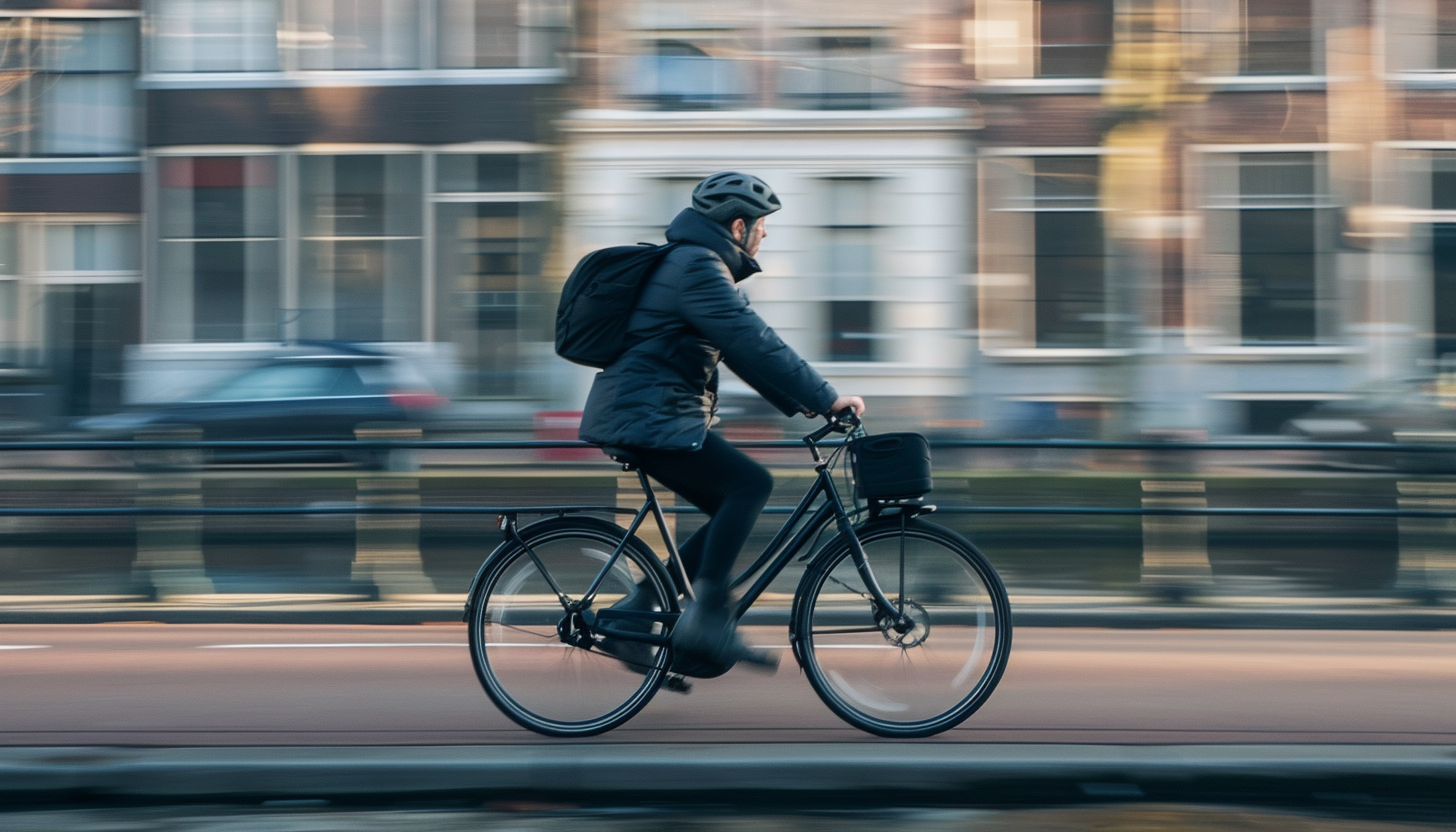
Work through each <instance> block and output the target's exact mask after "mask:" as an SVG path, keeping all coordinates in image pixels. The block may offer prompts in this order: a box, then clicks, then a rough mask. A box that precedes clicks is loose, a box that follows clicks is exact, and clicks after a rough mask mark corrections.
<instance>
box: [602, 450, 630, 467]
mask: <svg viewBox="0 0 1456 832" xmlns="http://www.w3.org/2000/svg"><path fill="white" fill-rule="evenodd" d="M601 448H602V453H604V454H606V455H607V456H609V457H611V458H612V459H613V460H615V461H616V462H620V463H621V464H622V467H623V468H625V469H627V470H634V469H636V468H637V464H638V459H637V455H636V454H634V453H632V451H630V450H628V449H627V448H623V447H619V446H617V445H602V446H601Z"/></svg>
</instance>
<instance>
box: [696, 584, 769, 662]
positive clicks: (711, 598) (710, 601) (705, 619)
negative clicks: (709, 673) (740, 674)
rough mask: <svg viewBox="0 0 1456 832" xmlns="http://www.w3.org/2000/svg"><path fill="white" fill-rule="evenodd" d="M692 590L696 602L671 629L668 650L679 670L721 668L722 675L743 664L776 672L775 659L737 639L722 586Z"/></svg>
mask: <svg viewBox="0 0 1456 832" xmlns="http://www.w3.org/2000/svg"><path fill="white" fill-rule="evenodd" d="M693 590H694V593H695V594H696V595H697V601H696V602H694V603H693V604H691V605H690V606H689V607H688V609H687V611H686V612H684V613H683V614H682V616H681V617H679V618H678V620H677V624H676V625H675V626H674V627H673V628H672V649H673V652H674V654H675V655H676V656H679V657H680V658H681V659H682V664H683V666H685V667H686V666H690V665H691V664H692V663H695V662H697V663H704V664H707V665H709V666H716V667H721V668H723V670H724V671H725V672H726V671H727V669H728V668H731V667H733V666H734V665H735V664H738V663H739V662H746V663H748V664H752V665H757V666H758V667H761V668H766V669H769V670H773V669H777V668H778V666H779V660H778V656H776V655H774V654H772V653H768V652H765V651H763V650H754V649H753V648H751V647H749V646H748V645H747V644H744V643H743V640H742V639H740V638H739V637H738V621H737V619H736V618H734V617H733V615H732V613H731V612H729V610H728V593H727V589H726V588H725V587H724V586H723V585H722V584H719V583H716V582H708V581H699V582H698V583H697V584H694V586H693ZM677 664H678V662H677V661H674V665H677ZM694 675H695V674H694ZM715 675H716V674H715Z"/></svg>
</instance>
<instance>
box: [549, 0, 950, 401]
mask: <svg viewBox="0 0 1456 832" xmlns="http://www.w3.org/2000/svg"><path fill="white" fill-rule="evenodd" d="M961 18H962V12H961V9H960V6H959V2H958V0H932V2H922V3H917V4H916V5H915V6H914V7H912V8H910V9H906V8H902V7H897V6H894V5H891V4H885V3H879V2H858V1H852V2H847V3H834V4H829V3H823V2H817V0H797V1H796V2H782V3H774V4H749V5H743V4H717V3H698V2H659V1H658V0H651V1H649V2H643V0H591V2H584V3H583V4H582V7H581V11H580V13H579V17H578V19H579V20H580V21H581V30H580V32H579V43H580V45H581V54H582V56H583V57H582V58H581V64H580V66H579V75H578V83H577V85H576V86H575V87H574V91H575V92H576V98H575V100H576V101H578V102H579V103H580V107H579V108H578V109H576V110H574V111H573V112H571V113H570V114H569V115H568V116H567V118H566V119H565V120H564V122H563V129H562V139H563V143H564V148H565V154H566V161H565V163H564V167H565V170H566V171H568V174H567V176H566V177H565V180H564V181H565V191H564V193H563V202H564V205H565V215H564V220H565V239H566V247H565V253H566V254H567V259H568V260H570V259H572V258H573V257H575V256H578V255H580V254H581V253H584V252H586V251H589V250H591V249H593V248H597V247H600V246H603V245H609V244H617V243H621V242H624V241H627V242H630V241H634V240H657V241H660V240H661V239H662V238H661V232H662V228H663V227H664V226H665V225H666V224H667V222H668V221H670V220H671V219H672V217H673V216H674V215H675V214H676V213H677V212H678V211H680V210H682V209H683V208H684V207H686V206H687V205H688V204H689V192H690V191H691V189H692V186H693V185H694V184H695V183H696V182H697V181H698V180H700V179H702V178H703V177H704V176H706V175H708V174H711V173H714V172H717V171H720V170H734V169H740V170H749V171H752V172H753V173H755V174H758V175H760V176H762V177H764V178H765V179H766V180H767V181H769V183H770V184H772V185H773V187H774V189H775V190H776V191H777V192H778V193H779V195H780V196H781V197H782V198H783V200H784V209H783V210H782V211H781V212H779V213H777V214H775V215H774V216H773V217H772V218H770V220H769V226H768V227H769V241H768V242H767V243H766V244H765V245H764V248H763V249H762V251H761V253H760V261H761V263H762V265H763V267H764V273H763V274H762V275H761V276H758V277H755V278H754V279H753V280H752V281H751V282H750V283H748V284H746V287H747V292H748V294H749V296H750V298H751V301H752V303H753V304H754V305H755V307H756V308H757V309H758V310H759V311H760V313H761V314H763V315H764V316H765V317H766V318H767V319H768V320H769V321H770V322H771V323H772V324H773V325H774V327H775V328H776V329H777V330H778V331H779V333H780V334H781V335H783V336H784V338H785V340H787V341H788V342H789V343H790V344H791V345H792V346H794V347H795V348H796V349H797V350H798V351H799V352H800V353H801V354H803V355H804V356H805V357H807V358H809V359H810V360H811V361H813V362H815V363H816V365H817V366H818V367H819V369H820V370H821V371H822V372H823V373H824V374H825V375H826V376H827V377H828V378H829V379H830V380H831V382H833V383H834V384H835V385H836V386H838V387H839V388H840V389H841V390H846V391H850V390H852V391H854V392H857V393H862V394H864V395H866V396H874V397H878V398H880V399H881V400H882V401H884V402H885V403H886V404H887V405H891V404H893V405H894V406H897V407H899V408H901V409H903V410H904V411H905V412H906V413H915V414H918V415H921V416H927V417H935V416H936V415H938V414H939V413H940V412H941V411H944V412H946V413H949V412H951V411H953V410H954V408H953V407H951V406H949V405H948V403H950V402H964V401H965V396H966V394H967V393H968V391H969V388H968V382H969V381H970V379H969V377H968V373H967V368H968V366H969V364H970V361H971V348H972V344H971V343H970V341H969V340H968V339H967V337H966V336H967V323H966V322H967V321H968V320H969V316H970V312H971V303H970V302H971V298H970V296H969V295H968V293H967V291H966V279H965V275H966V274H967V272H968V270H969V267H970V263H971V257H972V252H973V248H974V247H973V241H972V240H971V239H970V238H969V236H968V233H967V232H968V229H969V228H970V227H971V213H970V211H971V202H970V199H969V196H970V193H971V190H970V189H971V183H972V179H971V167H970V161H971V156H970V144H969V139H970V135H971V128H972V127H973V126H974V125H973V123H972V121H971V120H970V118H969V112H968V111H967V109H966V108H965V107H964V97H965V90H964V83H963V77H962V76H963V74H964V73H963V70H962V64H961V58H960V46H959V43H960V31H961ZM588 379H589V377H587V376H585V375H581V376H578V379H577V384H576V385H575V388H574V389H576V390H578V391H579V392H578V393H577V396H578V400H580V399H581V398H584V393H585V382H586V381H587V380H588ZM734 393H740V394H745V395H741V396H740V397H738V401H741V402H744V403H746V404H748V405H749V406H750V407H751V406H752V404H751V403H752V402H753V400H754V399H753V397H752V396H748V395H746V388H743V387H742V386H741V385H733V384H729V385H728V387H727V388H726V389H725V396H727V397H728V398H730V399H731V398H734V396H733V394H734Z"/></svg>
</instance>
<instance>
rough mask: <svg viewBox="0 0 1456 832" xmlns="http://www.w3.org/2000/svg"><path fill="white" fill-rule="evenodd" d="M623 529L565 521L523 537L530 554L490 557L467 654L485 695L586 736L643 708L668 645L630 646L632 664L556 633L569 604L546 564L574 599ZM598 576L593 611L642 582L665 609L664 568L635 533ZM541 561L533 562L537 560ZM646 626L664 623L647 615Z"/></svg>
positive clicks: (533, 719)
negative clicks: (649, 619) (556, 590)
mask: <svg viewBox="0 0 1456 832" xmlns="http://www.w3.org/2000/svg"><path fill="white" fill-rule="evenodd" d="M620 539H621V538H620V532H619V531H613V530H611V529H610V528H596V527H595V526H592V525H572V524H570V523H566V524H562V525H561V526H559V527H557V528H551V529H546V530H541V531H539V532H537V533H530V532H529V530H528V533H527V535H526V536H525V540H526V542H527V543H528V544H529V546H530V547H531V551H532V552H533V553H534V554H535V555H536V557H535V558H534V559H533V558H532V557H531V556H530V554H528V553H527V552H526V550H525V549H523V548H522V547H520V546H519V545H516V546H512V547H509V548H506V549H504V550H502V551H501V552H499V553H498V554H497V555H496V556H495V557H494V559H495V560H496V563H495V564H494V566H493V567H492V568H491V569H490V571H489V573H488V575H487V577H486V580H485V581H483V582H482V584H481V588H480V589H479V590H478V592H479V595H478V597H477V598H476V599H473V600H474V601H475V603H474V604H473V606H472V612H471V619H470V647H471V657H472V659H473V660H474V663H475V670H476V674H477V675H478V676H479V677H480V681H481V684H482V685H483V686H484V688H485V691H486V693H487V694H488V695H489V696H490V698H491V700H492V701H494V702H495V704H496V705H497V706H498V707H499V708H500V709H501V711H502V712H504V713H505V714H506V716H508V717H510V718H511V719H513V720H515V721H516V722H517V723H518V724H520V725H522V726H524V727H526V728H529V729H531V730H532V731H536V732H538V733H542V734H547V735H550V736H561V737H568V736H590V735H592V734H600V733H602V732H603V731H608V730H611V729H612V728H615V727H616V726H618V725H620V724H621V723H623V722H626V721H627V720H628V719H630V718H632V716H633V715H634V714H636V713H637V712H638V711H640V710H641V709H642V708H643V707H644V706H645V705H646V704H647V702H648V700H650V699H651V698H652V695H653V694H654V693H656V691H657V688H658V686H659V685H661V683H662V679H663V676H664V675H665V668H666V665H667V661H668V655H667V653H668V651H667V649H666V648H664V647H656V646H652V645H646V644H642V645H640V646H639V645H633V649H634V650H635V651H636V652H637V653H638V654H639V655H637V656H636V657H635V658H637V659H638V661H637V662H635V663H633V664H632V665H630V666H629V665H628V664H627V663H624V662H623V661H622V660H620V659H618V658H616V657H614V656H612V655H608V654H606V653H603V652H601V651H600V650H599V649H596V648H590V649H588V648H585V647H578V646H573V645H571V644H568V643H566V642H565V640H564V639H563V637H562V632H563V629H565V630H566V631H568V632H569V631H570V630H572V629H573V625H572V622H571V621H570V617H569V614H568V611H567V610H566V608H565V607H564V606H563V604H562V602H561V600H560V599H559V598H558V597H557V596H556V594H555V593H554V592H553V590H552V588H551V584H550V582H548V581H547V579H546V577H545V574H544V573H543V572H542V567H544V568H545V569H546V571H547V572H549V573H550V575H551V578H552V580H554V581H555V583H556V585H557V586H558V587H559V588H560V589H561V591H562V592H563V593H564V594H565V595H566V596H567V597H568V598H569V599H570V600H573V601H575V600H578V599H580V598H581V597H582V596H583V595H584V594H585V592H586V590H587V588H588V587H589V586H590V585H591V582H592V580H593V579H595V578H596V576H597V575H598V573H600V572H601V570H602V567H603V566H604V565H605V564H606V563H607V561H608V560H609V558H610V557H611V554H612V551H613V549H614V548H615V547H616V545H617V542H618V541H619V540H620ZM633 544H636V545H629V546H628V548H627V549H626V550H624V551H623V552H622V554H621V556H619V557H618V558H617V561H616V563H615V564H614V565H613V567H612V569H611V570H610V571H609V572H608V573H607V575H606V576H605V578H604V580H603V581H602V584H601V587H600V589H599V590H598V592H597V595H596V598H595V600H594V602H593V605H592V610H594V611H597V610H601V609H604V608H606V607H608V606H611V605H612V604H614V603H616V602H618V601H620V600H622V599H623V598H624V597H625V596H627V595H629V594H631V593H632V592H633V590H634V589H635V588H636V587H637V585H638V584H639V583H641V584H643V585H644V586H646V587H648V588H649V589H650V591H651V592H653V593H655V599H654V603H653V606H654V607H656V608H657V609H670V608H671V605H670V602H669V601H668V600H667V599H668V598H669V597H670V596H668V594H667V593H666V591H665V585H664V583H663V577H662V570H661V568H660V567H657V568H654V567H655V566H656V564H655V563H651V562H649V559H650V560H654V561H655V558H654V557H653V555H652V554H651V552H650V551H647V550H646V549H645V547H642V546H641V545H640V544H638V543H637V541H635V540H634V541H633ZM537 561H539V562H540V563H539V565H538V563H537ZM642 626H643V627H646V628H648V630H649V631H650V632H652V633H658V634H660V633H662V632H663V630H664V629H665V627H664V625H662V624H661V623H656V622H644V623H643V625H642Z"/></svg>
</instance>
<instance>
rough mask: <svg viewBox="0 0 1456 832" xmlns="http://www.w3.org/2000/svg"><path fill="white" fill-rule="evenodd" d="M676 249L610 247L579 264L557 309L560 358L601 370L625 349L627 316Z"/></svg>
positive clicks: (640, 245)
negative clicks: (648, 281)
mask: <svg viewBox="0 0 1456 832" xmlns="http://www.w3.org/2000/svg"><path fill="white" fill-rule="evenodd" d="M676 247H677V243H668V244H667V245H663V246H657V245H653V244H651V243H638V244H637V245H635V246H612V247H611V248H604V249H598V250H597V251H593V252H592V253H591V254H588V255H587V256H585V257H583V258H581V261H580V262H578V263H577V264H576V268H574V269H572V270H571V276H570V277H568V278H566V285H565V286H564V287H562V289H561V302H560V303H559V304H558V305H557V306H556V354H557V355H559V356H561V357H562V358H565V359H566V360H567V361H571V362H573V363H576V364H584V365H586V366H588V367H596V368H598V369H600V368H602V367H605V366H607V365H608V364H611V363H612V362H613V361H615V360H617V357H618V356H620V355H621V354H622V353H623V352H625V351H626V349H627V316H628V315H630V314H631V313H632V307H633V306H635V305H636V304H637V294H638V293H639V292H641V291H642V285H643V284H644V283H646V282H647V278H648V277H649V276H650V275H651V274H652V272H653V271H655V270H656V269H657V266H658V264H659V263H661V262H662V258H663V257H665V256H666V255H667V253H668V252H669V251H671V250H672V249H674V248H676Z"/></svg>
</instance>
